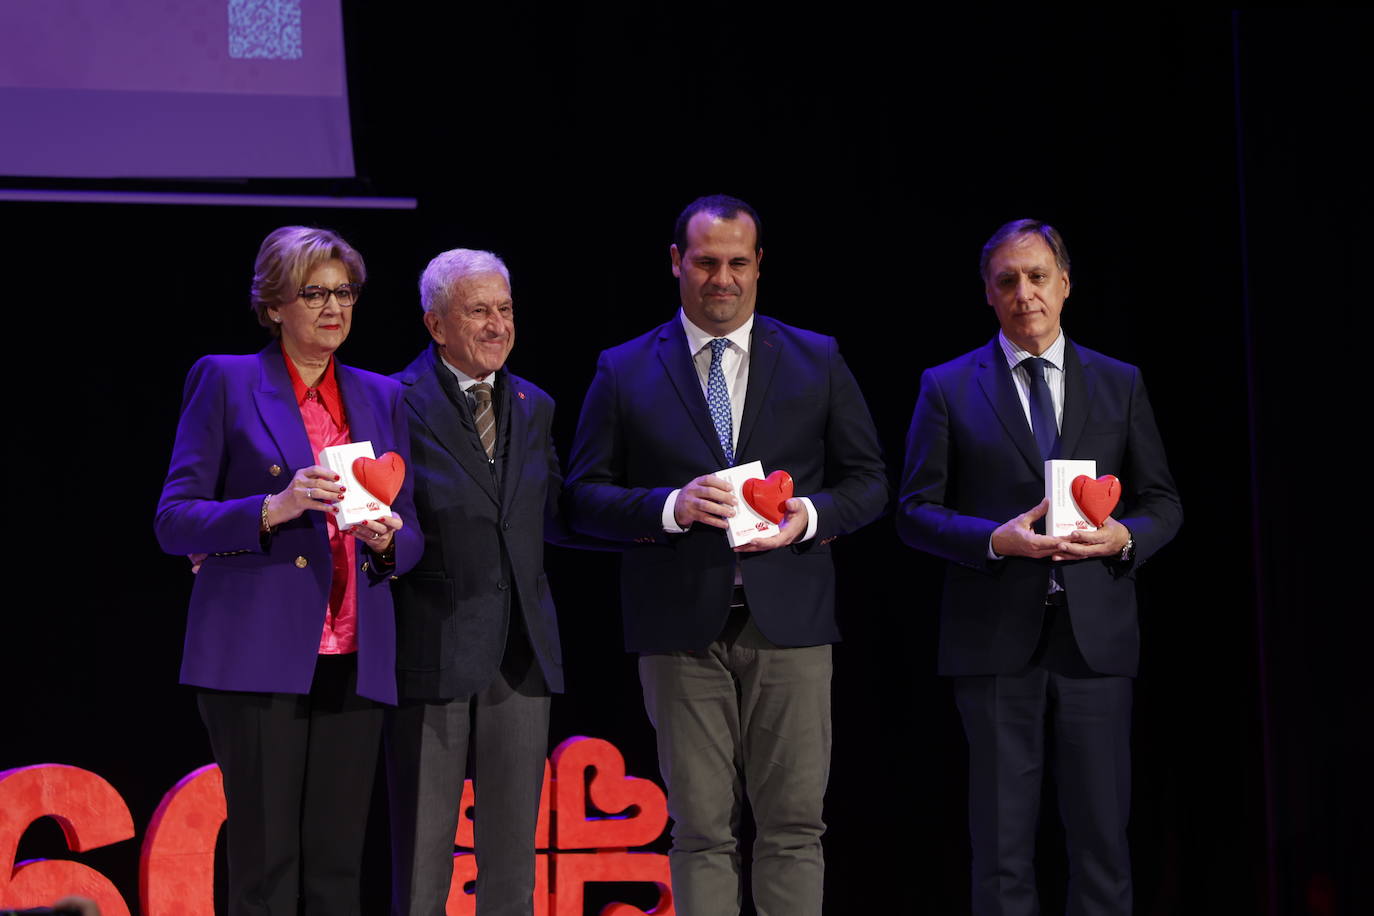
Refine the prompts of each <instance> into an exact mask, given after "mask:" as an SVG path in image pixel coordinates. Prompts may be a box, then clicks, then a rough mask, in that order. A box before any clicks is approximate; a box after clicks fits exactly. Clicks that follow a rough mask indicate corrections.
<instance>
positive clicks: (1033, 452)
mask: <svg viewBox="0 0 1374 916" xmlns="http://www.w3.org/2000/svg"><path fill="white" fill-rule="evenodd" d="M978 384H979V386H980V387H982V389H983V394H984V395H985V396H986V397H987V399H988V403H989V404H990V405H992V410H993V412H994V413H995V414H997V419H998V420H999V421H1001V423H1002V428H1003V429H1005V430H1006V432H1007V436H1008V438H1010V439H1011V441H1012V443H1013V444H1014V445H1015V446H1016V449H1017V451H1019V452H1020V453H1021V456H1022V457H1023V458H1025V459H1026V463H1027V464H1029V465H1030V466H1031V467H1032V468H1034V469H1035V472H1036V473H1037V474H1039V475H1041V476H1042V477H1043V476H1044V474H1045V463H1044V462H1043V461H1041V460H1040V449H1039V448H1038V447H1037V446H1036V444H1035V434H1034V433H1033V432H1031V428H1030V424H1029V423H1027V422H1026V412H1025V410H1024V409H1023V408H1022V407H1021V398H1020V397H1018V396H1017V394H1016V383H1015V382H1014V381H1012V378H1011V369H1010V368H1009V367H1008V366H1007V358H1006V356H1005V355H1003V353H1002V348H1001V347H1000V346H998V344H997V338H995V337H994V338H993V339H992V343H990V344H988V346H987V347H985V348H984V350H983V353H982V354H981V355H980V356H979V360H978Z"/></svg>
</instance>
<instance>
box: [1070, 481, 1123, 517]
mask: <svg viewBox="0 0 1374 916" xmlns="http://www.w3.org/2000/svg"><path fill="white" fill-rule="evenodd" d="M1070 489H1071V491H1072V492H1073V501H1074V502H1076V503H1078V508H1079V510H1080V511H1081V512H1082V513H1083V517H1084V518H1086V519H1087V520H1088V521H1090V522H1092V523H1093V524H1094V525H1096V526H1097V527H1099V528H1101V527H1102V523H1103V522H1105V521H1106V520H1107V516H1109V515H1111V514H1112V510H1113V509H1115V508H1116V504H1117V502H1118V501H1120V499H1121V481H1119V480H1117V479H1116V478H1115V477H1113V476H1112V475H1111V474H1103V475H1102V476H1101V477H1099V478H1097V479H1096V480H1093V479H1092V478H1091V477H1089V476H1088V475H1087V474H1079V475H1078V476H1077V477H1075V478H1074V479H1073V483H1072V484H1071V485H1070Z"/></svg>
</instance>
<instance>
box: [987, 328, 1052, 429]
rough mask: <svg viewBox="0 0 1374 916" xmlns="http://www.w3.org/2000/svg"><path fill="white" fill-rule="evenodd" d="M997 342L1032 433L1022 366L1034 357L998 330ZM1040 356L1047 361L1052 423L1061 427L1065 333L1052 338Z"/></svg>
mask: <svg viewBox="0 0 1374 916" xmlns="http://www.w3.org/2000/svg"><path fill="white" fill-rule="evenodd" d="M997 342H998V343H999V344H1001V345H1002V355H1003V356H1005V357H1006V358H1007V365H1008V366H1009V367H1010V368H1011V380H1012V381H1013V382H1015V383H1016V394H1017V396H1018V397H1020V398H1021V411H1022V412H1023V413H1024V414H1025V415H1026V425H1027V426H1029V427H1030V428H1031V433H1032V434H1034V432H1035V424H1034V423H1032V422H1031V414H1030V375H1028V374H1027V372H1026V367H1025V366H1022V365H1021V362H1022V361H1023V360H1026V359H1029V358H1030V357H1032V356H1034V355H1035V354H1034V353H1031V352H1029V351H1026V350H1022V349H1021V348H1020V347H1018V346H1017V345H1016V344H1014V343H1012V342H1011V341H1010V340H1007V335H1005V334H1003V333H1002V332H1001V331H998V332H997ZM1040 358H1041V359H1043V360H1044V361H1045V362H1047V363H1049V365H1048V366H1046V367H1045V383H1046V384H1048V385H1049V386H1050V401H1052V402H1053V403H1054V426H1055V429H1060V428H1062V427H1063V426H1064V332H1063V331H1060V332H1059V336H1058V337H1056V338H1055V339H1054V343H1052V344H1050V345H1049V346H1048V347H1047V348H1046V349H1045V352H1044V353H1041V354H1040Z"/></svg>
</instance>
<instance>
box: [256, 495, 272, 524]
mask: <svg viewBox="0 0 1374 916" xmlns="http://www.w3.org/2000/svg"><path fill="white" fill-rule="evenodd" d="M271 501H272V494H271V493H268V494H267V495H266V496H264V497H263V498H262V527H261V528H259V529H258V534H267V533H268V532H270V531H271V530H272V526H271V525H269V524H267V504H268V503H270V502H271Z"/></svg>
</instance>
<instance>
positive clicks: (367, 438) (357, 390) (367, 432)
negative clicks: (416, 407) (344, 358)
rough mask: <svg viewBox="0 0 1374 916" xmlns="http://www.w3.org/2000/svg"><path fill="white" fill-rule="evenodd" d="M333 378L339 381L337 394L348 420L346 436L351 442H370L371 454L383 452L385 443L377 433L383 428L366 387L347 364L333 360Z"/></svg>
mask: <svg viewBox="0 0 1374 916" xmlns="http://www.w3.org/2000/svg"><path fill="white" fill-rule="evenodd" d="M334 378H335V380H337V381H338V383H339V396H340V397H341V398H342V399H343V406H344V418H345V419H346V420H347V422H348V438H349V440H350V441H352V442H371V443H372V451H373V454H374V455H376V454H381V453H382V452H384V451H385V450H386V449H385V446H386V444H387V443H385V442H380V441H379V440H378V438H377V435H378V433H379V432H380V431H381V430H382V429H383V427H382V425H381V424H380V423H379V421H378V418H377V414H376V411H375V409H374V408H375V407H376V405H375V404H374V403H373V402H372V398H371V397H369V394H368V391H367V388H366V387H365V386H364V385H363V383H362V381H361V380H360V379H359V378H358V376H357V375H355V374H354V372H353V370H352V369H350V368H348V367H347V366H341V365H339V363H338V361H337V360H335V362H334Z"/></svg>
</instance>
